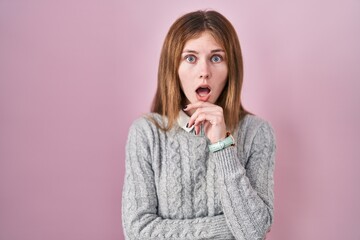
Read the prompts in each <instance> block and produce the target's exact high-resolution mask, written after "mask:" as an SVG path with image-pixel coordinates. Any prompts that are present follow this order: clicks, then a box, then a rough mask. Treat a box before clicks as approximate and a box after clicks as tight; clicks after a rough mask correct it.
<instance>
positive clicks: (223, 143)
mask: <svg viewBox="0 0 360 240" xmlns="http://www.w3.org/2000/svg"><path fill="white" fill-rule="evenodd" d="M230 146H235V139H234V137H233V136H232V135H231V134H230V132H227V133H226V137H225V138H224V139H222V140H220V141H218V142H216V143H212V144H210V145H209V150H210V151H211V152H213V153H214V152H217V151H220V150H222V149H225V148H227V147H230Z"/></svg>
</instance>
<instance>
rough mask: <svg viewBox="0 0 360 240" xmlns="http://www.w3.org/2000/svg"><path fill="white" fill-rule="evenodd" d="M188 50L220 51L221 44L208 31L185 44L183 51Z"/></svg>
mask: <svg viewBox="0 0 360 240" xmlns="http://www.w3.org/2000/svg"><path fill="white" fill-rule="evenodd" d="M188 48H216V49H222V48H223V47H222V44H220V42H219V41H218V40H217V39H216V38H215V37H214V36H213V34H211V33H210V32H208V31H205V32H202V33H200V34H199V35H198V36H196V37H193V38H190V39H189V40H187V41H186V42H185V45H184V49H188Z"/></svg>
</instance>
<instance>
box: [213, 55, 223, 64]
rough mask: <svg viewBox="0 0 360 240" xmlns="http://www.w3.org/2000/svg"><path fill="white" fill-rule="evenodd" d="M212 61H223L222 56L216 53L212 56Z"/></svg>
mask: <svg viewBox="0 0 360 240" xmlns="http://www.w3.org/2000/svg"><path fill="white" fill-rule="evenodd" d="M211 61H212V62H214V63H218V62H221V61H222V57H221V56H219V55H214V56H212V57H211Z"/></svg>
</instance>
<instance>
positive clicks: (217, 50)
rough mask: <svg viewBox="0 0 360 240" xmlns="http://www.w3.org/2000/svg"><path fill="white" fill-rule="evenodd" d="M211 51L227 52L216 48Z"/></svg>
mask: <svg viewBox="0 0 360 240" xmlns="http://www.w3.org/2000/svg"><path fill="white" fill-rule="evenodd" d="M211 52H212V53H214V52H225V51H224V50H222V49H215V50H211Z"/></svg>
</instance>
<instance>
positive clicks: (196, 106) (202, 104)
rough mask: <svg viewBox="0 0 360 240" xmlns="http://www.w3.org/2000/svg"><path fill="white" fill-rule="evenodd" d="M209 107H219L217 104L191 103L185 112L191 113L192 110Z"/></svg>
mask: <svg viewBox="0 0 360 240" xmlns="http://www.w3.org/2000/svg"><path fill="white" fill-rule="evenodd" d="M209 106H217V105H215V104H212V103H209V102H202V101H199V102H196V103H189V104H188V105H186V106H185V108H184V111H189V110H191V109H196V108H201V107H209Z"/></svg>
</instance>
